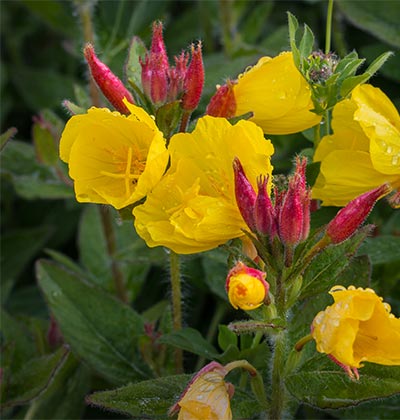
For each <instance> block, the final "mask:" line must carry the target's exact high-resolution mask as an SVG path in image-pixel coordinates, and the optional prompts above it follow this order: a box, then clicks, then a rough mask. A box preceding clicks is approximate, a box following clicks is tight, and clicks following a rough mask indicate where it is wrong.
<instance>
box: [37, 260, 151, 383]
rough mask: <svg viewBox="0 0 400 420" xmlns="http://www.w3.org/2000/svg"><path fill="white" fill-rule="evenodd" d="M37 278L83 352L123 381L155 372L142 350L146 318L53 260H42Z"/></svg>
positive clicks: (69, 340) (66, 331) (73, 342)
mask: <svg viewBox="0 0 400 420" xmlns="http://www.w3.org/2000/svg"><path fill="white" fill-rule="evenodd" d="M37 277H38V282H39V286H40V288H41V289H42V291H43V293H44V295H45V297H46V300H47V302H48V305H49V307H50V309H51V311H52V313H53V314H54V317H55V318H56V320H57V323H58V325H59V327H60V329H61V332H62V334H63V337H64V339H65V342H66V343H68V344H69V345H70V346H71V348H72V350H73V351H74V352H75V353H76V354H77V355H78V356H79V357H81V358H82V359H83V360H84V361H85V362H86V363H87V364H89V365H90V366H91V367H92V368H93V369H95V370H96V371H98V372H99V373H100V374H102V375H103V376H104V377H106V378H108V379H109V380H111V381H113V382H114V383H117V384H123V383H126V382H128V381H134V380H138V379H143V378H145V377H146V376H149V373H148V369H147V368H146V367H145V366H144V365H143V363H142V361H141V360H140V358H139V355H138V339H139V337H140V336H141V335H142V334H143V322H142V319H141V318H140V316H139V315H138V314H137V313H136V312H135V311H134V310H133V309H131V308H130V307H129V306H127V305H125V304H123V303H121V302H119V301H118V300H116V299H114V298H113V297H112V296H110V295H108V294H106V293H104V292H103V291H101V290H99V289H97V288H95V287H93V286H91V285H89V284H86V283H84V282H82V281H81V280H80V279H79V278H78V277H77V276H76V275H74V274H72V273H70V272H68V271H65V270H64V269H63V268H62V267H60V266H58V265H56V264H54V263H51V262H49V261H40V262H39V263H38V264H37Z"/></svg>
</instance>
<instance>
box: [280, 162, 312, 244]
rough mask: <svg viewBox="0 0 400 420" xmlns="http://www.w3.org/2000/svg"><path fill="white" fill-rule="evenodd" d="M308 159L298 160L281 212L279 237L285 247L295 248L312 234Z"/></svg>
mask: <svg viewBox="0 0 400 420" xmlns="http://www.w3.org/2000/svg"><path fill="white" fill-rule="evenodd" d="M306 165H307V160H306V159H302V160H301V159H297V163H296V170H295V173H294V175H293V176H292V177H291V178H290V180H289V187H288V190H287V192H286V194H285V196H284V198H283V202H282V204H281V206H280V210H279V221H278V226H279V237H280V239H281V241H282V242H283V243H284V244H285V245H290V246H295V245H297V244H298V243H300V242H302V241H304V240H305V239H307V237H308V234H309V232H310V192H309V190H308V189H307V187H306V178H305V168H306Z"/></svg>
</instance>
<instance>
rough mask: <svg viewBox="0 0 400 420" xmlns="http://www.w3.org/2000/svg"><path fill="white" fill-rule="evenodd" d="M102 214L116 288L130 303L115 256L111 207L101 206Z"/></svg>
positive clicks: (118, 293) (120, 296) (119, 295)
mask: <svg viewBox="0 0 400 420" xmlns="http://www.w3.org/2000/svg"><path fill="white" fill-rule="evenodd" d="M100 215H101V223H102V225H103V230H104V237H105V239H106V244H107V252H108V255H109V257H110V260H111V271H112V275H113V280H114V285H115V290H116V292H117V296H118V297H119V299H121V300H122V302H125V303H128V302H129V298H128V293H127V291H126V289H125V283H124V277H123V275H122V272H121V270H120V269H119V267H118V264H117V262H116V261H115V258H114V256H115V252H116V250H117V246H116V240H115V232H114V226H113V224H112V220H111V214H110V208H109V207H106V206H100Z"/></svg>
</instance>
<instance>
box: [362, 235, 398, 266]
mask: <svg viewBox="0 0 400 420" xmlns="http://www.w3.org/2000/svg"><path fill="white" fill-rule="evenodd" d="M358 253H359V254H360V255H362V254H367V255H368V256H369V258H370V259H371V263H372V264H374V265H375V264H387V263H393V262H397V261H400V237H398V236H391V235H381V236H375V237H374V238H367V239H366V240H365V242H364V243H363V244H362V245H361V246H360V249H359V251H358Z"/></svg>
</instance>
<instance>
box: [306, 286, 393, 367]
mask: <svg viewBox="0 0 400 420" xmlns="http://www.w3.org/2000/svg"><path fill="white" fill-rule="evenodd" d="M329 293H330V294H331V295H332V296H333V298H334V300H335V303H334V304H333V305H331V306H328V307H327V308H326V309H325V310H324V311H322V312H320V313H319V314H317V316H316V317H315V318H314V321H313V323H312V333H311V334H312V336H313V338H314V339H315V341H316V345H317V350H318V351H319V352H321V353H326V354H328V355H329V356H331V357H332V359H333V360H335V361H336V362H339V364H341V365H343V367H349V368H351V369H353V368H355V369H356V368H359V367H362V364H361V362H372V363H379V364H381V365H400V319H399V318H395V317H394V315H393V314H391V313H390V306H389V305H388V304H387V303H384V302H382V298H380V297H379V296H377V295H376V293H375V292H374V291H373V290H372V289H362V288H358V289H356V288H355V287H354V286H350V287H348V288H347V289H346V288H344V287H343V286H335V287H333V288H332V289H331V291H330V292H329Z"/></svg>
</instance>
